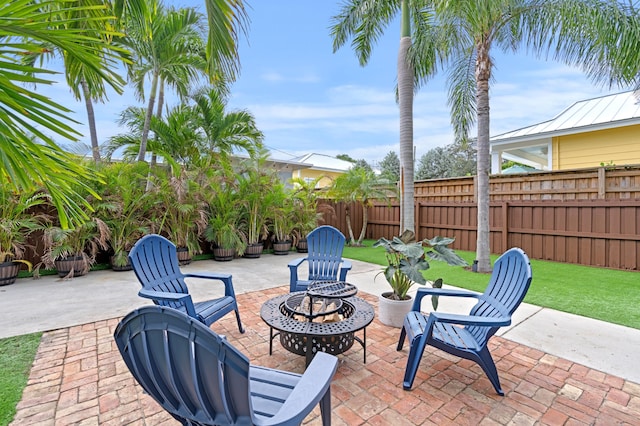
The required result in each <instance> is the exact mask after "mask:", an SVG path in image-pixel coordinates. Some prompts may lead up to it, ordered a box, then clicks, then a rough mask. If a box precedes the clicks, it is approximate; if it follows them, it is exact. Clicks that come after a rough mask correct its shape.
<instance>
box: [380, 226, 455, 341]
mask: <svg viewBox="0 0 640 426" xmlns="http://www.w3.org/2000/svg"><path fill="white" fill-rule="evenodd" d="M453 241H454V239H453V238H443V237H435V238H432V239H430V240H429V239H425V240H422V241H415V235H414V234H413V232H411V231H405V232H404V233H403V234H402V235H401V236H400V237H393V240H391V241H389V240H387V239H385V238H380V239H379V240H378V241H376V243H375V244H374V245H373V246H374V247H384V249H385V250H386V257H387V262H388V265H387V267H386V268H384V269H383V270H382V272H381V274H384V276H385V278H386V280H387V282H388V283H389V285H390V286H391V291H389V292H385V293H382V294H381V295H380V298H379V302H380V303H379V312H378V317H379V319H380V322H382V323H383V324H385V325H389V326H392V327H397V328H400V327H402V324H403V321H404V317H405V316H406V314H407V313H408V312H409V311H410V310H411V306H412V304H413V299H412V298H411V296H410V295H409V294H408V292H409V290H410V289H411V287H413V285H414V284H420V285H425V284H427V280H426V278H425V277H424V275H423V271H426V270H427V269H429V262H428V261H427V258H426V257H427V255H428V256H429V257H430V258H431V259H433V260H440V261H444V262H447V263H448V264H449V265H455V266H467V262H466V261H465V260H464V259H462V258H461V257H460V256H458V255H457V254H456V253H455V252H454V251H453V250H452V249H450V248H449V247H448V245H449V244H451V243H452V242H453ZM425 245H426V246H428V247H430V249H431V250H429V251H428V252H427V253H425V250H424V246H425ZM431 285H432V286H433V287H436V288H439V287H442V278H439V279H437V280H435V281H433V282H432V283H431ZM432 304H433V309H434V310H435V309H437V307H438V299H437V296H434V297H432Z"/></svg>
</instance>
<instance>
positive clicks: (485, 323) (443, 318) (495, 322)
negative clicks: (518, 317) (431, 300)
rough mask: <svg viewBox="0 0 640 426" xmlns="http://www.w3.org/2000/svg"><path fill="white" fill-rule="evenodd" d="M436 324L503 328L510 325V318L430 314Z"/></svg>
mask: <svg viewBox="0 0 640 426" xmlns="http://www.w3.org/2000/svg"><path fill="white" fill-rule="evenodd" d="M431 316H433V317H434V320H435V321H436V322H446V323H449V324H460V325H478V326H481V327H503V326H507V325H511V317H510V316H509V317H493V318H492V317H479V316H474V315H459V314H447V313H442V312H431V313H430V314H429V317H431Z"/></svg>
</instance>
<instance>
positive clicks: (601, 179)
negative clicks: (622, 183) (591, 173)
mask: <svg viewBox="0 0 640 426" xmlns="http://www.w3.org/2000/svg"><path fill="white" fill-rule="evenodd" d="M606 192H607V175H606V169H605V168H604V167H598V199H600V200H604V199H605V198H606Z"/></svg>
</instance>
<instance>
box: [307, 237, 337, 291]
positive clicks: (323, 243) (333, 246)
mask: <svg viewBox="0 0 640 426" xmlns="http://www.w3.org/2000/svg"><path fill="white" fill-rule="evenodd" d="M345 241H346V238H345V237H344V235H343V234H342V232H340V231H339V230H337V229H336V228H334V227H333V226H329V225H323V226H319V227H318V228H316V229H314V230H313V231H311V232H309V234H308V235H307V246H308V254H307V260H308V262H309V280H310V281H314V280H337V279H338V272H339V271H340V263H341V262H342V250H343V249H344V244H345Z"/></svg>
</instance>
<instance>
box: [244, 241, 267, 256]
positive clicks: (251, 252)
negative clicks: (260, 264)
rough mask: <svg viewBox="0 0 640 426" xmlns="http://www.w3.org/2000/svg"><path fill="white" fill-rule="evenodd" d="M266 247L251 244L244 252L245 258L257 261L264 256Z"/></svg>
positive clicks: (259, 244) (260, 244)
mask: <svg viewBox="0 0 640 426" xmlns="http://www.w3.org/2000/svg"><path fill="white" fill-rule="evenodd" d="M263 249H264V245H263V244H262V243H255V244H249V245H248V246H247V248H246V250H245V251H244V257H246V258H249V259H257V258H259V257H260V255H261V254H262V250H263Z"/></svg>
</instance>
